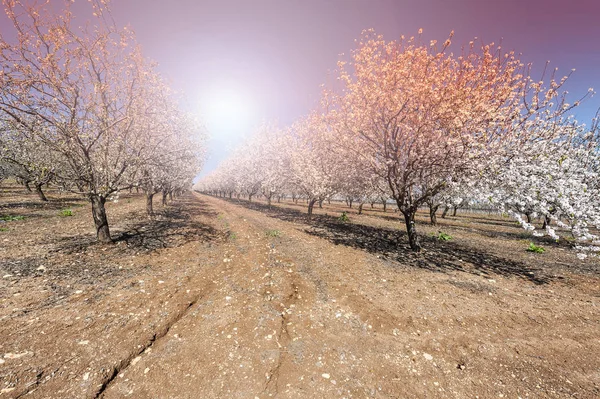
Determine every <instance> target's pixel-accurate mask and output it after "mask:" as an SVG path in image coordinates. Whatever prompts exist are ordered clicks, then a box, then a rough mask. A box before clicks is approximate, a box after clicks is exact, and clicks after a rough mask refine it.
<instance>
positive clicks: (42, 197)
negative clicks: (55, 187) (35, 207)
mask: <svg viewBox="0 0 600 399" xmlns="http://www.w3.org/2000/svg"><path fill="white" fill-rule="evenodd" d="M35 192H36V193H37V195H38V197H40V201H44V202H48V198H46V196H45V195H44V192H43V191H42V185H41V184H36V185H35Z"/></svg>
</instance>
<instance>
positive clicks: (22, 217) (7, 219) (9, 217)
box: [0, 215, 25, 222]
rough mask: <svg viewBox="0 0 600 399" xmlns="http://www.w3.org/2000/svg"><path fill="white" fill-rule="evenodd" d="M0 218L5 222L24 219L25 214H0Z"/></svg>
mask: <svg viewBox="0 0 600 399" xmlns="http://www.w3.org/2000/svg"><path fill="white" fill-rule="evenodd" d="M0 220H3V221H5V222H12V221H15V220H25V216H20V215H17V216H0Z"/></svg>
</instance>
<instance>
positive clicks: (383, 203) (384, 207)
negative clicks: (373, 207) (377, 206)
mask: <svg viewBox="0 0 600 399" xmlns="http://www.w3.org/2000/svg"><path fill="white" fill-rule="evenodd" d="M381 204H382V205H383V213H385V211H386V210H387V200H385V199H383V198H382V199H381Z"/></svg>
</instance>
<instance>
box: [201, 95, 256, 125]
mask: <svg viewBox="0 0 600 399" xmlns="http://www.w3.org/2000/svg"><path fill="white" fill-rule="evenodd" d="M202 111H203V112H202V113H203V115H204V118H205V120H206V123H207V126H208V128H209V130H210V131H211V132H212V133H220V134H223V133H225V134H243V133H245V130H248V129H249V128H251V125H252V122H253V121H252V119H253V115H254V111H253V107H252V103H251V101H250V99H249V98H247V96H245V95H244V94H243V93H241V92H240V91H238V90H231V89H215V90H212V91H211V94H210V95H209V96H208V97H207V98H206V100H205V101H204V106H203V110H202Z"/></svg>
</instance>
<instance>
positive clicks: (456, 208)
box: [452, 206, 458, 216]
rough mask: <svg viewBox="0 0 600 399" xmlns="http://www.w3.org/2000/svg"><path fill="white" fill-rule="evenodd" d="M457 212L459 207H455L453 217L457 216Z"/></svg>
mask: <svg viewBox="0 0 600 399" xmlns="http://www.w3.org/2000/svg"><path fill="white" fill-rule="evenodd" d="M457 210H458V207H457V206H455V207H454V211H453V212H452V216H456V211H457Z"/></svg>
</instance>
